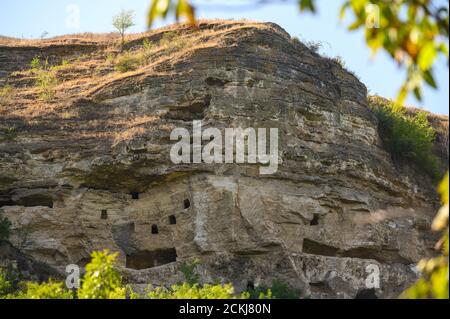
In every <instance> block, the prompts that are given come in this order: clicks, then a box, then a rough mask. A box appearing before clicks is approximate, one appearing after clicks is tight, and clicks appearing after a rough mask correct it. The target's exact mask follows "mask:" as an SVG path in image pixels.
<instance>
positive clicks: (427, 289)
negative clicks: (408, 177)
mask: <svg viewBox="0 0 450 319" xmlns="http://www.w3.org/2000/svg"><path fill="white" fill-rule="evenodd" d="M439 192H440V193H441V196H442V203H443V206H442V208H441V209H440V210H439V213H438V214H437V216H436V218H435V219H434V222H433V225H432V228H433V230H434V231H437V232H441V233H443V237H442V239H441V240H440V241H439V242H438V243H437V244H436V249H437V250H438V251H440V252H441V255H440V256H438V257H435V258H431V259H424V260H422V261H421V262H420V263H419V265H418V269H419V270H420V271H421V273H422V275H423V277H422V278H421V279H419V281H417V283H416V284H415V285H413V286H412V287H411V288H410V289H408V290H407V291H405V293H404V294H403V295H402V296H401V297H402V298H409V299H448V298H449V294H448V290H449V286H448V271H449V269H448V250H449V238H448V236H449V231H448V216H449V209H448V207H449V198H448V197H449V173H448V172H447V175H446V176H445V178H444V180H443V181H442V183H441V185H440V186H439Z"/></svg>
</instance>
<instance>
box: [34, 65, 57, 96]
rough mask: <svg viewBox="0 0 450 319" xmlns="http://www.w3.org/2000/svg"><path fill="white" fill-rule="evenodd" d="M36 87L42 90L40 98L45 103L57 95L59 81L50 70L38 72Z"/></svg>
mask: <svg viewBox="0 0 450 319" xmlns="http://www.w3.org/2000/svg"><path fill="white" fill-rule="evenodd" d="M35 84H36V86H37V87H38V88H39V89H40V91H41V92H40V93H39V98H40V99H41V100H43V101H45V102H49V101H51V100H53V99H54V97H55V95H56V89H55V87H56V85H57V84H58V79H57V78H56V75H55V74H54V72H52V71H50V70H45V69H41V70H38V71H37V72H36V82H35Z"/></svg>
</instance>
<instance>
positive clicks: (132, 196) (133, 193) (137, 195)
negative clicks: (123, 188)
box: [130, 192, 139, 199]
mask: <svg viewBox="0 0 450 319" xmlns="http://www.w3.org/2000/svg"><path fill="white" fill-rule="evenodd" d="M130 194H131V199H139V193H138V192H132V193H130Z"/></svg>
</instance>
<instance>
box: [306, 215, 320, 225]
mask: <svg viewBox="0 0 450 319" xmlns="http://www.w3.org/2000/svg"><path fill="white" fill-rule="evenodd" d="M319 217H320V216H319V214H314V215H313V219H312V220H311V222H310V223H309V225H310V226H317V225H319Z"/></svg>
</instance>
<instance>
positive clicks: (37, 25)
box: [0, 0, 449, 115]
mask: <svg viewBox="0 0 450 319" xmlns="http://www.w3.org/2000/svg"><path fill="white" fill-rule="evenodd" d="M194 2H195V3H197V4H198V6H197V8H198V12H197V15H198V17H199V18H222V19H225V18H233V19H243V18H245V19H249V20H257V21H270V22H274V23H277V24H279V25H280V26H281V27H283V28H284V29H285V30H286V31H288V32H289V33H290V34H291V35H292V36H297V37H299V38H300V39H301V40H302V41H315V42H317V41H319V42H321V43H322V49H321V53H322V54H324V55H327V56H330V57H334V56H341V57H342V58H343V60H344V61H345V64H346V67H347V69H349V70H351V71H353V72H354V73H355V74H357V75H358V76H359V77H360V78H361V80H362V82H364V83H365V84H366V85H367V87H368V89H369V92H370V93H372V94H379V95H382V96H384V97H389V98H395V96H396V93H397V90H398V88H399V87H400V85H401V83H402V81H403V80H404V78H405V73H404V71H403V70H402V69H400V68H398V67H397V65H396V64H395V63H394V62H393V61H392V60H391V59H390V58H389V57H388V56H387V55H385V54H384V53H380V54H378V55H377V57H376V58H375V59H374V60H371V59H370V51H369V49H367V47H366V44H365V42H364V35H363V33H362V32H348V31H347V30H346V28H345V24H342V23H339V19H338V12H339V6H340V4H341V3H342V1H329V0H328V1H318V3H319V13H318V14H317V15H311V14H300V13H299V10H298V5H297V1H296V0H286V1H279V4H272V5H265V6H257V7H255V6H240V7H235V6H232V5H231V6H230V5H220V6H217V5H215V4H217V1H206V0H197V1H194ZM233 2H234V3H236V2H241V3H245V2H246V1H242V0H241V1H237V0H236V1H235V0H228V1H226V2H225V1H223V2H222V3H233ZM149 4H150V0H95V1H92V0H39V1H36V0H2V1H1V5H0V34H1V35H5V36H11V37H17V38H22V37H23V38H35V39H36V38H40V37H41V35H42V34H43V33H44V32H48V37H52V36H57V35H63V34H70V33H80V32H111V31H113V28H112V25H111V19H112V17H113V16H114V15H115V14H117V13H118V12H120V10H121V9H126V10H134V12H135V20H136V25H135V26H134V27H133V28H131V29H130V32H142V31H145V30H146V13H147V9H148V7H149ZM77 11H79V23H77V19H73V17H74V13H75V14H76V12H77ZM171 22H173V21H171V20H168V21H164V22H158V23H157V24H156V26H155V27H159V26H162V25H164V24H168V23H171ZM435 74H436V79H437V82H438V85H439V90H437V91H436V90H433V89H428V88H426V89H425V92H424V100H423V101H422V102H418V101H417V100H415V99H414V98H413V97H409V99H408V101H407V104H408V105H414V106H419V107H423V108H425V109H427V110H429V111H431V112H434V113H438V114H446V115H448V114H449V109H448V106H449V91H448V85H449V83H448V82H449V69H448V65H447V62H446V61H445V60H442V61H439V62H438V64H437V65H436V69H435Z"/></svg>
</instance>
